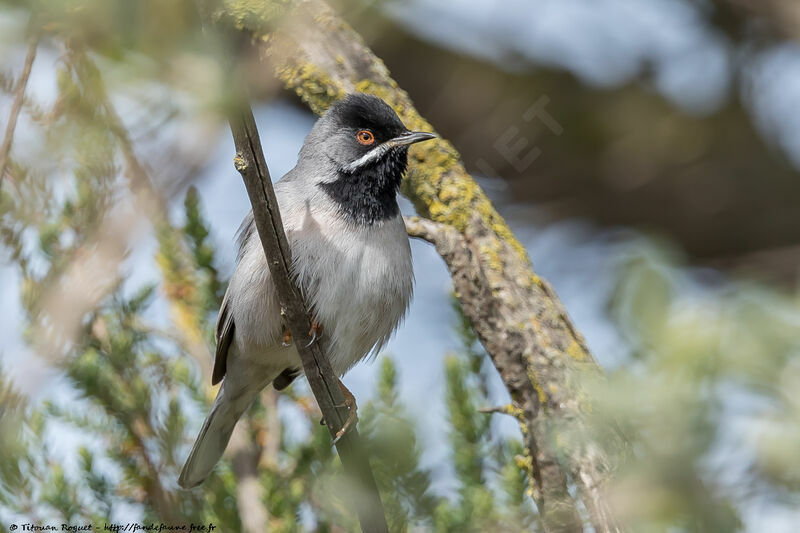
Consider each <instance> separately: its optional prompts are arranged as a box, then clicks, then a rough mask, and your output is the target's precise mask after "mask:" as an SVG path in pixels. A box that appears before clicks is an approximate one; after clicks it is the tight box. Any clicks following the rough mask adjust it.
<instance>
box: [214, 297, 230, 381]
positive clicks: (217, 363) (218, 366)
mask: <svg viewBox="0 0 800 533" xmlns="http://www.w3.org/2000/svg"><path fill="white" fill-rule="evenodd" d="M234 330H235V325H234V323H233V313H231V306H230V290H227V291H225V297H224V298H222V306H221V307H220V309H219V317H218V318H217V331H216V333H215V337H216V341H217V353H216V355H215V356H214V371H213V372H212V373H211V384H212V385H216V384H217V383H219V382H220V381H222V378H223V377H224V376H225V371H226V369H227V366H228V349H229V348H230V346H231V342H232V341H233V332H234Z"/></svg>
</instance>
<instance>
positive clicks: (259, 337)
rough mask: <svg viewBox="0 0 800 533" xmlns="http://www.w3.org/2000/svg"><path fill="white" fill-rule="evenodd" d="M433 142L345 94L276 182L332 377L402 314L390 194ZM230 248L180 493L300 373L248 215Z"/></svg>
mask: <svg viewBox="0 0 800 533" xmlns="http://www.w3.org/2000/svg"><path fill="white" fill-rule="evenodd" d="M434 137H435V135H433V134H431V133H425V132H412V131H409V130H408V129H407V128H406V127H405V126H404V125H403V123H402V122H401V121H400V119H399V118H398V116H397V114H396V113H395V112H394V111H393V110H392V108H391V107H389V106H388V105H387V104H386V103H385V102H384V101H383V100H381V99H380V98H377V97H375V96H369V95H366V94H360V93H359V94H351V95H349V96H347V97H346V98H344V99H342V100H341V101H339V102H337V103H335V104H334V105H333V106H331V108H330V109H329V110H328V111H327V113H325V114H324V115H323V116H322V117H320V119H319V120H318V121H317V122H316V124H315V125H314V127H313V129H312V130H311V133H309V135H308V137H306V139H305V143H304V144H303V148H302V149H301V150H300V155H299V158H298V161H297V165H296V166H295V167H294V168H293V169H292V170H291V171H289V173H288V174H286V175H285V176H284V177H283V178H281V180H280V181H278V182H277V183H276V184H275V196H276V197H277V199H278V206H279V208H280V212H281V217H282V218H283V225H284V228H285V230H286V235H287V238H288V241H289V245H290V247H291V249H292V263H293V265H292V267H293V269H294V274H295V275H296V279H297V283H298V285H299V286H300V288H301V290H302V292H303V295H304V297H305V300H306V303H307V304H308V305H309V307H310V308H311V311H312V313H313V315H314V318H315V321H314V324H315V328H316V329H315V330H314V335H315V336H317V339H318V342H321V343H322V349H323V350H324V351H325V353H326V354H327V355H328V357H329V358H330V362H331V365H332V366H333V370H334V372H336V374H337V375H338V376H339V377H341V376H343V375H344V374H345V373H346V372H347V371H348V370H349V369H350V368H351V367H352V366H353V365H355V364H356V363H357V362H358V361H360V360H361V359H363V358H365V357H367V356H368V355H369V354H371V353H372V354H374V353H377V352H378V351H379V350H380V349H381V347H382V346H383V345H384V344H385V343H386V341H387V340H388V339H389V337H390V336H391V334H392V332H393V331H394V330H395V329H396V328H397V325H398V324H399V323H400V321H401V320H402V318H403V316H404V315H405V313H406V310H407V309H408V304H409V301H410V299H411V294H412V289H413V282H414V275H413V271H412V267H411V249H410V247H409V244H408V237H407V235H406V230H405V225H404V224H403V218H402V217H401V215H400V209H399V207H398V205H397V188H398V186H399V185H400V180H401V178H402V176H403V173H404V172H405V170H406V164H407V157H408V147H409V145H411V144H413V143H416V142H420V141H424V140H427V139H432V138H434ZM238 241H239V253H238V257H237V264H236V270H235V271H234V273H233V277H232V278H231V281H230V285H229V286H228V290H227V292H226V293H225V297H224V299H223V301H222V307H221V308H220V311H219V317H218V319H217V329H216V342H217V350H216V359H215V361H214V371H213V376H212V384H214V385H216V384H217V383H219V382H220V380H222V386H221V387H220V389H219V392H218V393H217V397H216V399H215V400H214V405H213V406H212V407H211V412H210V413H209V415H208V418H206V420H205V422H204V423H203V427H202V428H201V429H200V435H199V436H198V437H197V440H196V441H195V443H194V446H193V447H192V451H191V453H190V454H189V458H188V459H187V461H186V464H185V465H184V467H183V471H182V472H181V475H180V478H179V479H178V483H179V484H180V485H181V486H182V487H184V488H191V487H194V486H196V485H198V484H200V483H202V482H203V480H204V479H205V478H206V477H207V476H208V475H209V473H211V470H212V469H213V468H214V466H215V465H216V464H217V462H218V461H219V459H220V457H221V456H222V453H223V452H224V451H225V447H226V446H227V445H228V441H229V439H230V436H231V433H232V432H233V427H234V425H235V424H236V421H237V420H238V419H239V417H241V416H242V414H243V413H244V412H245V411H246V410H247V408H248V407H249V406H250V404H251V403H252V402H253V400H254V399H255V397H256V395H258V393H259V392H261V390H262V389H263V388H264V387H266V386H267V385H269V384H270V383H272V384H273V385H274V386H275V388H276V389H277V390H281V389H283V388H285V387H287V386H288V385H289V384H290V383H291V382H292V381H293V380H294V379H295V378H296V377H297V376H298V375H299V374H300V373H301V372H302V368H303V367H302V364H301V363H300V357H299V355H298V353H297V349H296V347H295V346H293V345H292V344H291V343H290V342H288V341H289V340H290V338H289V337H288V335H287V333H286V332H285V328H284V325H283V324H282V322H281V314H280V306H279V304H278V298H277V295H276V293H275V288H274V285H273V283H272V281H271V279H270V273H269V268H268V266H267V261H266V258H265V256H264V251H263V249H262V248H261V242H260V240H259V237H258V234H257V232H256V229H255V225H254V222H253V214H252V212H251V213H250V214H248V215H247V217H246V218H245V220H244V222H242V226H241V228H239V237H238ZM318 325H321V326H322V327H324V333H322V334H320V329H321V328H320V327H319V326H318ZM340 385H341V386H342V390H343V392H344V393H345V396H346V397H347V396H349V398H350V399H351V400H352V395H351V394H349V391H347V390H346V389H345V388H344V385H342V384H341V381H340ZM354 408H355V405H354V401H353V405H352V406H351V410H352V409H354Z"/></svg>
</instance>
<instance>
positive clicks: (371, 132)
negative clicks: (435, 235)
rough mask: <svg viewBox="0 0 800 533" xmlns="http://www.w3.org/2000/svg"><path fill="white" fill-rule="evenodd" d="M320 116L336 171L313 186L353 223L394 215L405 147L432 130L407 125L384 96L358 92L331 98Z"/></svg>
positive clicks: (370, 222)
mask: <svg viewBox="0 0 800 533" xmlns="http://www.w3.org/2000/svg"><path fill="white" fill-rule="evenodd" d="M322 120H324V121H325V123H326V130H327V133H328V138H327V139H326V140H324V141H323V142H324V144H325V145H326V147H325V153H326V156H327V157H328V158H329V159H330V161H331V162H332V163H333V164H334V168H335V169H336V174H337V175H336V178H335V179H334V180H326V181H322V182H320V183H319V186H320V187H321V188H322V189H323V190H324V191H325V192H326V193H327V194H328V196H330V197H331V199H333V200H334V201H335V202H336V203H337V205H338V206H339V210H340V211H341V212H342V213H343V214H344V215H345V216H347V217H348V218H350V219H351V220H353V221H354V222H356V223H359V224H373V223H376V222H380V221H382V220H386V219H388V218H392V217H394V216H396V215H397V214H398V213H399V212H400V210H399V208H398V206H397V198H396V196H397V188H398V187H399V186H400V181H401V180H402V177H403V174H404V173H405V171H406V165H407V162H408V147H409V145H411V144H412V143H415V142H419V141H423V140H426V139H430V138H432V137H434V135H432V134H429V133H415V132H411V131H409V130H408V128H406V127H405V125H403V122H402V121H401V120H400V118H399V117H398V116H397V113H395V112H394V110H393V109H392V108H391V107H389V105H388V104H386V102H384V101H383V100H381V99H380V98H378V97H376V96H372V95H368V94H362V93H356V94H350V95H348V96H346V97H345V98H343V99H342V100H340V101H339V102H337V103H335V104H333V105H332V106H331V108H330V109H329V110H328V112H327V113H325V116H324V117H323V119H322Z"/></svg>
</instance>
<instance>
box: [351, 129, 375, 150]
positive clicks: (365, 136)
mask: <svg viewBox="0 0 800 533" xmlns="http://www.w3.org/2000/svg"><path fill="white" fill-rule="evenodd" d="M356 140H357V141H358V142H359V143H361V144H363V145H364V146H369V145H370V144H372V143H374V142H375V136H374V135H373V134H372V132H371V131H369V130H358V133H356Z"/></svg>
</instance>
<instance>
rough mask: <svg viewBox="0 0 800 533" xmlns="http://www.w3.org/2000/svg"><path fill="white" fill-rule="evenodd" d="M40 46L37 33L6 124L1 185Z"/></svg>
mask: <svg viewBox="0 0 800 533" xmlns="http://www.w3.org/2000/svg"><path fill="white" fill-rule="evenodd" d="M38 46H39V34H38V33H35V34H34V35H33V36H32V37H31V39H30V42H29V44H28V54H27V55H26V56H25V65H24V66H23V67H22V73H20V75H19V80H17V86H16V87H15V88H14V103H13V104H12V105H11V115H10V116H9V117H8V124H6V134H5V137H3V145H2V146H0V186H2V185H3V178H4V177H5V175H6V167H8V157H9V154H10V153H11V144H12V143H13V142H14V130H15V128H16V127H17V118H19V113H20V111H21V110H22V104H23V103H24V102H25V89H26V87H27V86H28V78H30V76H31V69H32V68H33V60H34V59H35V58H36V49H37V47H38Z"/></svg>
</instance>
